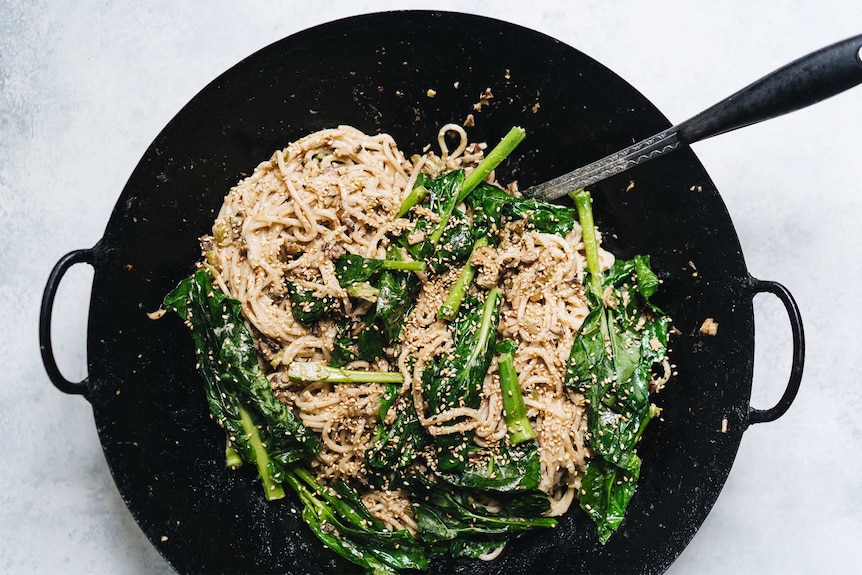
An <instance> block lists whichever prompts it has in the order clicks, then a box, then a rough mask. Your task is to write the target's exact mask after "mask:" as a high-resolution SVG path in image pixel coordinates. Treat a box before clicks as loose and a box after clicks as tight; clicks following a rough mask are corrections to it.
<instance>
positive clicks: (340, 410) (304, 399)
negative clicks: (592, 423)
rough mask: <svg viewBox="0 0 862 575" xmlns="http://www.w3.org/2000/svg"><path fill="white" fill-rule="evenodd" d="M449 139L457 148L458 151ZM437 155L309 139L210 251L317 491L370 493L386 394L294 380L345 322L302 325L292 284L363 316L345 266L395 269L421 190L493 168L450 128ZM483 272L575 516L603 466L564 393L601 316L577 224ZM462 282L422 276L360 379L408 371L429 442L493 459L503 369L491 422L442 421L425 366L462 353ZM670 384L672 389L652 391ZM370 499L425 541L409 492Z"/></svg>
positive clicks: (227, 217) (285, 154) (341, 130)
mask: <svg viewBox="0 0 862 575" xmlns="http://www.w3.org/2000/svg"><path fill="white" fill-rule="evenodd" d="M447 133H454V134H455V135H456V136H457V137H458V139H459V142H458V145H457V146H456V147H455V148H454V149H453V150H452V151H451V152H450V150H449V147H448V146H447V144H446V141H445V136H446V134H447ZM438 142H439V145H440V149H441V157H437V156H435V155H434V154H433V153H427V154H425V155H423V156H416V157H414V158H413V159H411V160H408V159H407V158H405V156H404V155H403V154H402V152H401V151H400V150H399V149H398V147H397V145H396V144H395V142H394V140H393V139H392V138H391V137H390V136H388V135H386V134H379V135H375V136H369V135H366V134H363V133H362V132H360V131H358V130H356V129H355V128H352V127H349V126H339V127H338V128H336V129H328V130H322V131H319V132H316V133H313V134H310V135H308V136H306V137H304V138H302V139H300V140H298V141H296V142H294V143H292V144H290V145H289V146H287V148H285V149H284V150H279V151H276V152H275V153H274V154H273V156H272V157H271V158H270V160H269V161H266V162H262V163H261V164H259V165H258V166H257V168H256V169H255V171H254V173H253V174H252V175H251V176H249V177H247V178H245V179H244V180H242V181H241V182H239V184H237V185H236V186H235V187H234V188H232V189H231V190H230V192H229V193H228V195H227V196H226V197H225V200H224V204H223V205H222V208H221V210H220V212H219V214H218V217H217V219H216V220H215V223H214V226H213V235H212V237H206V238H203V239H202V244H203V246H204V251H205V252H206V257H207V265H208V266H209V267H210V269H211V271H212V274H213V277H214V279H215V283H216V285H217V286H218V287H219V289H221V290H222V291H223V292H225V293H226V294H227V295H229V296H231V297H233V298H235V299H237V300H239V301H240V302H241V304H242V311H243V314H244V316H245V318H246V319H247V322H248V324H249V325H250V327H251V328H252V332H253V334H254V338H255V343H256V345H257V347H258V349H259V351H260V353H261V354H262V355H263V356H264V357H265V358H266V359H267V360H269V361H270V362H271V363H272V366H273V368H272V369H273V370H274V371H273V373H272V374H271V375H270V381H271V382H272V385H273V388H274V389H275V391H276V394H277V396H278V397H279V398H280V399H281V400H282V401H284V402H286V403H287V404H288V405H290V406H292V408H293V409H294V410H295V411H296V412H297V414H298V415H299V417H300V418H301V419H302V422H303V424H304V425H305V426H306V427H308V428H309V429H310V430H312V431H313V432H314V433H316V434H317V435H319V437H320V439H321V441H322V443H323V447H322V449H321V451H320V452H319V453H318V454H317V455H316V456H315V459H314V461H313V463H312V470H313V472H314V473H315V474H316V475H317V477H318V478H326V479H333V478H345V479H350V480H351V481H353V482H354V483H357V482H358V483H359V484H363V483H366V478H367V474H368V469H367V468H366V466H365V463H364V453H365V451H366V449H367V448H368V447H369V445H370V443H371V441H372V438H373V435H374V429H375V427H376V425H377V423H378V421H379V415H378V411H379V407H380V401H381V396H382V393H383V390H384V387H383V386H382V385H380V384H359V385H338V384H335V385H333V384H327V383H320V382H315V383H307V382H305V383H303V382H294V381H290V380H288V378H287V377H286V376H285V375H284V371H285V369H286V366H288V365H289V364H290V363H291V362H293V361H295V360H297V359H302V360H306V361H319V362H323V363H327V362H329V360H330V358H331V355H332V351H333V345H334V338H335V334H336V326H335V323H334V322H333V321H332V320H322V321H320V322H319V324H318V325H316V326H315V327H314V328H308V327H305V326H304V325H302V324H300V323H299V322H297V321H296V320H295V319H294V317H293V315H292V313H291V306H290V299H289V297H287V290H286V287H285V285H286V282H293V283H295V284H297V285H300V286H301V287H302V288H303V289H307V290H312V291H313V293H314V295H315V297H332V298H335V299H337V300H339V301H340V302H341V304H342V306H343V308H344V309H345V310H346V312H347V313H352V312H354V311H356V310H355V309H354V306H355V305H356V304H355V303H354V302H352V301H351V300H350V298H349V297H348V294H347V292H346V290H345V289H344V288H342V287H341V286H340V285H339V283H338V278H337V277H336V274H335V264H334V262H335V260H336V259H337V258H338V257H339V256H341V255H343V254H345V253H349V254H356V255H360V256H363V257H366V258H377V259H383V258H385V257H386V248H387V247H388V242H389V240H388V238H389V237H390V236H392V235H393V234H399V233H401V232H402V231H404V230H406V229H408V227H409V226H410V222H409V221H408V220H406V219H395V215H396V213H397V211H398V209H399V206H400V205H401V202H402V200H403V199H404V198H405V196H406V195H407V193H408V192H409V191H410V190H411V189H412V187H413V183H414V182H415V181H416V178H417V177H418V175H419V174H420V173H425V174H428V175H431V176H434V175H437V174H438V173H440V172H442V171H448V170H451V169H455V168H465V169H467V170H468V171H469V170H470V169H472V167H473V166H474V165H475V163H476V162H477V161H478V160H479V159H481V157H482V150H483V148H484V147H483V146H480V145H477V144H468V142H467V135H466V133H465V131H464V129H463V128H462V127H461V126H458V125H455V124H447V125H446V126H443V128H442V129H441V130H440V133H439V136H438ZM414 209H415V210H417V211H419V212H421V211H422V210H423V208H421V207H417V208H414ZM471 261H472V262H473V263H474V264H475V265H476V266H477V268H478V269H479V274H478V276H477V278H476V283H477V284H478V285H480V286H490V285H499V286H501V287H502V290H503V298H502V303H501V307H500V310H501V311H500V323H499V328H498V333H499V336H500V337H501V338H508V339H510V340H512V341H514V342H515V343H516V344H517V345H518V348H517V352H516V353H515V355H514V365H515V369H516V371H517V373H518V376H519V381H520V385H521V388H522V392H523V395H524V400H525V403H526V406H527V409H528V417H529V419H530V422H531V424H532V426H533V428H534V430H535V431H536V434H537V444H538V453H539V458H540V462H541V482H540V484H539V488H540V489H542V490H543V491H545V492H546V493H547V494H548V497H549V500H550V503H551V510H550V512H549V513H548V514H549V515H561V514H562V513H564V512H565V511H566V509H568V507H569V505H570V504H571V503H572V500H573V498H574V495H575V490H576V489H577V488H578V487H579V485H580V481H581V478H582V476H583V472H584V468H585V461H586V460H587V458H588V457H589V455H590V454H589V452H588V449H587V447H586V446H585V442H584V434H585V433H586V416H585V412H584V398H583V397H582V396H581V395H580V394H577V393H573V392H571V391H570V390H568V389H567V388H566V387H565V386H564V385H563V380H564V376H565V367H566V361H567V358H568V355H569V352H570V350H571V347H572V343H573V341H574V339H575V335H576V333H577V331H578V329H579V327H580V325H581V323H582V322H583V321H584V318H585V317H586V315H587V313H588V311H589V310H588V308H587V305H586V301H585V297H584V289H583V285H582V283H581V282H582V280H583V275H584V268H585V266H586V263H585V257H584V254H583V243H582V241H581V233H580V228H579V227H578V226H577V225H575V226H574V229H573V230H572V231H571V232H570V233H569V234H568V235H566V236H565V237H560V236H557V235H552V234H544V233H539V232H536V231H532V230H530V229H528V228H527V226H525V223H524V221H515V222H511V223H509V224H507V225H506V226H505V228H504V229H502V230H500V231H499V242H498V245H497V246H496V247H494V248H491V247H486V248H482V249H481V250H477V252H476V253H474V255H473V258H472V260H471ZM600 261H601V265H602V268H603V269H607V268H609V267H610V266H611V264H612V263H613V256H612V255H611V254H610V253H608V252H605V251H603V250H602V251H601V258H600ZM455 276H456V274H455V273H448V274H447V273H444V274H441V275H439V276H436V277H435V279H434V280H433V281H431V280H428V279H427V278H425V277H424V276H421V277H423V284H422V287H421V290H420V292H419V295H418V297H417V300H416V303H415V307H414V309H413V311H412V313H411V314H410V316H409V317H408V318H407V320H406V322H405V326H404V329H403V333H402V334H401V337H400V340H399V341H398V343H397V344H396V345H395V346H394V348H393V349H390V350H388V351H387V354H386V357H385V358H381V359H378V360H375V361H374V362H353V363H351V364H348V366H347V367H348V368H362V369H375V370H381V371H390V370H397V371H399V372H401V374H402V375H403V376H404V385H403V386H402V387H401V389H400V390H399V394H398V396H399V399H398V401H401V402H405V401H409V402H412V403H413V404H414V406H415V408H416V412H417V413H418V415H419V419H420V423H421V424H422V425H423V426H425V427H426V430H427V431H428V432H429V433H430V434H431V435H444V434H451V433H462V432H464V431H468V430H471V431H472V432H473V433H474V437H475V441H476V443H478V444H479V445H493V444H496V443H498V442H500V441H501V440H503V438H504V437H505V435H506V424H505V421H504V419H503V409H502V398H501V391H500V384H499V374H498V367H497V363H496V360H495V361H494V362H492V364H491V367H490V369H489V370H488V372H487V375H486V378H485V381H484V385H483V388H482V393H481V400H480V406H479V408H478V409H472V408H467V407H457V406H456V407H452V408H450V409H448V410H445V411H442V412H439V413H436V414H435V415H433V416H429V415H428V410H427V409H426V405H425V401H424V399H423V396H422V378H421V374H422V371H423V369H424V367H425V366H426V365H427V363H428V362H429V361H430V360H431V359H432V358H433V357H434V356H436V355H439V354H440V353H444V352H447V351H449V350H451V348H452V338H451V334H450V332H449V330H448V329H447V327H446V324H445V322H443V321H442V320H439V319H438V318H437V310H438V309H439V307H440V304H441V303H442V301H443V298H444V297H445V295H446V293H447V291H448V289H449V287H450V285H451V283H452V282H453V281H454V279H455ZM661 384H663V381H662V380H661V379H659V380H656V381H655V382H654V385H656V386H659V385H661ZM361 493H362V500H363V501H364V502H365V503H366V505H367V506H368V508H369V510H370V512H371V513H372V514H373V515H374V516H375V517H377V518H379V519H380V520H381V521H383V522H384V523H385V524H386V525H388V526H389V527H390V528H392V529H409V530H410V531H411V532H414V533H415V531H416V528H417V524H416V520H415V518H414V517H413V512H412V509H411V506H410V503H409V499H408V497H407V494H406V493H404V492H402V491H398V490H393V491H386V490H381V489H377V488H372V487H370V486H368V485H366V486H365V487H364V491H361ZM501 550H502V547H501V548H499V549H497V550H495V551H494V552H492V553H489V554H487V555H486V556H484V557H483V558H486V559H490V558H492V557H493V556H496V554H499V552H500V551H501Z"/></svg>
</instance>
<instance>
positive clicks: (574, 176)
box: [523, 35, 862, 200]
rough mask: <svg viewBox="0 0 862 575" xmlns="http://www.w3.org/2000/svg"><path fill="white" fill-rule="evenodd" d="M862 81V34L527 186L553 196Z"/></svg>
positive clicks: (534, 194) (529, 193)
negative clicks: (620, 147) (660, 128)
mask: <svg viewBox="0 0 862 575" xmlns="http://www.w3.org/2000/svg"><path fill="white" fill-rule="evenodd" d="M860 82H862V35H859V36H854V37H853V38H848V39H847V40H843V41H841V42H838V43H836V44H832V45H831V46H827V47H825V48H821V49H820V50H817V51H816V52H812V53H811V54H808V55H807V56H803V57H802V58H799V59H798V60H795V61H793V62H791V63H790V64H787V65H786V66H784V67H782V68H779V69H778V70H775V71H774V72H772V73H771V74H768V75H766V76H764V77H763V78H761V79H760V80H757V81H756V82H754V83H753V84H749V85H748V86H746V87H745V88H743V89H742V90H740V91H738V92H736V93H735V94H733V95H732V96H729V97H727V98H725V99H724V100H722V101H721V102H719V103H717V104H715V105H714V106H712V107H710V108H707V109H706V110H704V111H703V112H701V113H700V114H697V115H696V116H694V117H692V118H689V119H688V120H686V121H685V122H682V123H681V124H677V125H675V126H672V127H670V128H668V129H667V130H663V131H661V132H659V133H658V134H655V135H654V136H650V137H649V138H646V139H645V140H641V141H640V142H638V143H636V144H633V145H631V146H629V147H627V148H625V149H623V150H620V151H619V152H616V153H614V154H611V155H610V156H607V157H605V158H602V159H601V160H597V161H595V162H593V163H591V164H587V165H586V166H583V167H581V168H578V169H576V170H574V171H572V172H569V173H568V174H564V175H562V176H559V177H557V178H554V179H553V180H549V181H547V182H544V183H542V184H537V185H535V186H533V187H531V188H528V189H526V190H525V191H524V192H523V194H524V195H525V196H528V197H533V198H538V199H542V200H553V199H556V198H559V197H561V196H564V195H565V194H567V193H569V192H571V191H573V190H577V189H579V188H583V187H586V186H589V185H590V184H594V183H596V182H599V181H601V180H604V179H606V178H609V177H611V176H614V175H616V174H619V173H621V172H624V171H626V170H628V169H629V168H632V167H634V166H637V165H639V164H643V163H645V162H648V161H650V160H652V159H654V158H658V157H659V156H663V155H665V154H667V153H670V152H672V151H674V150H676V149H677V148H679V147H680V146H681V145H690V144H693V143H695V142H699V141H701V140H705V139H707V138H711V137H712V136H717V135H718V134H723V133H725V132H730V131H731V130H736V129H737V128H742V127H745V126H750V125H751V124H756V123H758V122H762V121H764V120H769V119H771V118H775V117H777V116H781V115H783V114H787V113H789V112H794V111H796V110H799V109H801V108H805V107H806V106H810V105H811V104H815V103H817V102H819V101H821V100H825V99H826V98H830V97H832V96H835V95H836V94H839V93H841V92H843V91H845V90H848V89H849V88H852V87H853V86H855V85H857V84H859V83H860Z"/></svg>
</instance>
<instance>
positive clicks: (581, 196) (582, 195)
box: [569, 188, 602, 297]
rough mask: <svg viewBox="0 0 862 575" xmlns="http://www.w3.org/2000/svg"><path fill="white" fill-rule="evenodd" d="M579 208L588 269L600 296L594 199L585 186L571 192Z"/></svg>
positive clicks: (600, 275) (591, 280) (595, 289)
mask: <svg viewBox="0 0 862 575" xmlns="http://www.w3.org/2000/svg"><path fill="white" fill-rule="evenodd" d="M569 196H570V197H571V198H572V199H573V200H574V201H575V207H576V208H577V210H578V220H579V221H580V222H581V237H582V238H583V240H584V251H585V252H586V255H587V269H589V270H590V282H591V283H592V286H591V287H592V288H593V290H594V291H595V292H596V295H597V296H598V297H602V272H601V270H600V269H599V244H598V241H597V240H596V224H595V222H594V221H593V206H592V201H593V199H592V198H591V197H590V193H589V192H588V191H586V190H584V189H583V188H581V189H579V190H576V191H574V192H570V193H569Z"/></svg>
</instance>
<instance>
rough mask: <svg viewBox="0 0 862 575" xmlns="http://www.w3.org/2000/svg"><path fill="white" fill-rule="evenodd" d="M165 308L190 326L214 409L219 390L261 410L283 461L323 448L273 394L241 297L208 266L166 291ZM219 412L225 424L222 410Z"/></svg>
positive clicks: (272, 448)
mask: <svg viewBox="0 0 862 575" xmlns="http://www.w3.org/2000/svg"><path fill="white" fill-rule="evenodd" d="M163 307H164V308H165V309H166V310H169V311H173V312H175V313H177V314H178V315H179V316H180V317H181V318H182V319H183V320H185V321H186V322H188V323H187V325H189V326H190V332H191V335H192V339H193V341H194V344H195V355H196V356H197V361H198V367H199V370H200V371H201V374H202V375H203V376H204V380H205V382H206V384H207V387H206V389H207V394H208V398H210V401H209V403H210V408H211V409H214V408H215V406H214V403H213V401H212V400H211V398H212V396H213V394H215V393H219V394H221V393H224V394H225V395H226V396H228V397H234V398H236V402H238V403H239V404H242V405H244V406H246V408H247V409H248V410H249V411H250V412H253V415H252V417H254V418H255V419H256V418H257V416H258V415H259V417H260V418H261V422H262V423H261V424H262V426H263V429H262V433H263V434H265V435H266V436H268V437H269V440H268V441H267V446H268V450H269V452H270V457H271V459H272V460H273V461H275V462H277V463H280V464H282V465H287V464H290V463H292V462H293V461H296V460H298V459H300V458H302V457H304V456H305V455H308V454H310V453H314V452H316V451H317V450H318V449H319V448H320V444H319V442H318V441H317V439H316V438H315V437H314V435H312V434H311V432H310V431H308V430H307V429H306V428H305V426H303V425H302V422H301V421H300V420H299V418H298V417H297V416H296V415H294V413H293V412H292V411H291V410H290V409H289V408H288V407H287V406H286V405H285V404H283V403H282V402H280V401H279V400H278V399H276V397H275V396H274V395H273V393H272V388H271V387H270V384H269V380H268V379H267V378H266V376H265V375H264V373H263V369H261V367H260V363H259V360H258V356H257V350H255V348H254V343H253V340H252V337H251V333H249V331H248V329H247V328H246V326H245V322H244V320H243V318H242V314H241V304H240V302H239V301H237V300H235V299H231V298H229V297H227V296H226V295H225V294H224V293H222V292H220V291H218V290H217V289H215V288H214V287H213V285H212V277H211V276H210V274H209V272H208V271H207V270H206V269H200V270H198V271H197V272H195V274H194V275H192V276H191V277H188V278H186V279H184V280H183V281H182V282H180V284H179V285H178V286H177V287H176V289H174V290H173V291H172V292H171V293H169V294H168V295H167V296H165V299H164V302H163ZM228 415H230V418H233V419H236V416H237V415H238V412H234V411H230V413H228V412H225V414H224V417H225V421H226V420H227V419H228ZM215 417H216V420H217V421H219V423H222V420H220V418H219V416H218V415H215Z"/></svg>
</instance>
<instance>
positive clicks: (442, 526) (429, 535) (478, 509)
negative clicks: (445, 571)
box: [406, 473, 557, 552]
mask: <svg viewBox="0 0 862 575" xmlns="http://www.w3.org/2000/svg"><path fill="white" fill-rule="evenodd" d="M406 484H407V485H408V486H409V488H410V491H411V493H413V499H414V501H416V502H417V503H416V505H415V512H416V520H417V523H418V525H419V529H418V530H419V535H420V537H421V538H422V540H423V541H426V542H428V543H431V544H438V547H437V548H438V549H445V550H448V551H450V552H451V547H450V545H451V544H452V542H454V541H456V540H462V541H463V540H469V541H473V542H482V541H484V542H489V541H494V542H497V543H499V542H500V541H501V539H502V537H501V536H504V537H505V536H508V535H514V534H517V533H520V532H523V531H527V530H529V529H536V528H549V527H555V526H556V525H557V521H556V520H555V519H553V518H550V517H518V516H514V515H510V514H508V513H506V512H500V513H494V512H491V511H488V509H487V508H485V507H483V506H481V505H479V504H477V502H476V501H475V500H474V498H473V497H472V496H471V495H470V490H468V489H460V488H457V487H453V486H451V485H449V484H446V483H439V482H434V481H432V480H431V479H430V478H428V477H425V476H422V475H419V474H417V473H414V474H411V475H410V476H409V477H408V478H407V480H406ZM546 501H547V498H546ZM441 542H446V543H447V544H446V545H442V546H440V545H439V544H440V543H441ZM456 545H463V543H458V544H456ZM497 546H499V545H495V547H494V548H496V547H497Z"/></svg>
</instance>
